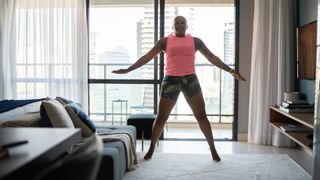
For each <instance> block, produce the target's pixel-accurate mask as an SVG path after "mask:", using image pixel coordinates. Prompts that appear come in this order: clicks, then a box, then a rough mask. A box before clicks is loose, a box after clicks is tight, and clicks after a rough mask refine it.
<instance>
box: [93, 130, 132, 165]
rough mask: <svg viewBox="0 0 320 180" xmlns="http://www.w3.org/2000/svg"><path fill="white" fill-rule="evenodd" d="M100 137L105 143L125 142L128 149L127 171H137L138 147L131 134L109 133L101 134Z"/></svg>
mask: <svg viewBox="0 0 320 180" xmlns="http://www.w3.org/2000/svg"><path fill="white" fill-rule="evenodd" d="M98 135H99V136H100V137H101V138H102V140H103V142H109V141H121V142H123V144H124V145H125V148H126V156H127V158H126V159H127V170H129V171H131V170H134V169H135V165H136V164H138V160H137V154H136V147H135V144H134V142H133V139H132V137H131V135H130V134H129V133H126V132H108V133H101V134H98Z"/></svg>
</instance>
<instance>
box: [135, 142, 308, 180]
mask: <svg viewBox="0 0 320 180" xmlns="http://www.w3.org/2000/svg"><path fill="white" fill-rule="evenodd" d="M149 144H150V140H144V150H142V143H141V140H138V141H137V152H147V150H148V147H149ZM215 145H216V148H217V151H218V153H219V154H288V155H289V156H290V157H291V158H292V159H294V160H295V161H296V162H297V163H298V164H300V165H301V166H302V167H303V168H304V169H305V170H306V171H307V172H308V173H309V174H310V173H311V169H312V156H311V155H310V154H308V153H306V152H304V151H302V150H300V149H299V148H278V147H274V146H261V145H254V144H249V143H246V142H232V141H216V142H215ZM156 151H157V152H164V153H199V154H208V153H210V152H209V148H208V145H207V142H206V141H204V140H203V141H192V140H190V141H179V140H161V141H160V142H159V146H158V147H157V148H156Z"/></svg>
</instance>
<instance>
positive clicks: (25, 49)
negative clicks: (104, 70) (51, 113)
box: [1, 0, 88, 109]
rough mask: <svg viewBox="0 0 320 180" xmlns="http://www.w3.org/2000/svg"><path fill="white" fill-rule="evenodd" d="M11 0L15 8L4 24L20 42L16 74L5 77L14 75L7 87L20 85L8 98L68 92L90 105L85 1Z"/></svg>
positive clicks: (15, 43)
mask: <svg viewBox="0 0 320 180" xmlns="http://www.w3.org/2000/svg"><path fill="white" fill-rule="evenodd" d="M5 1H7V2H10V3H13V4H14V5H13V10H7V11H5V19H8V18H9V17H12V20H11V21H9V20H7V21H8V22H10V23H7V24H6V23H4V28H5V29H6V28H8V31H9V32H5V33H6V34H7V33H8V34H12V36H13V38H12V39H10V40H8V41H11V42H10V44H11V43H12V44H13V46H14V47H13V48H12V50H11V51H10V62H14V63H11V64H10V66H8V67H9V71H11V70H12V71H13V72H14V70H16V73H11V74H13V76H12V77H11V76H9V75H8V73H6V74H4V77H1V79H9V83H10V84H6V86H8V87H7V88H9V87H17V88H16V90H15V89H13V90H12V91H11V92H13V95H12V96H9V95H5V96H3V97H2V99H5V98H12V97H13V98H18V99H29V98H39V97H47V96H50V97H54V96H62V97H65V98H69V99H72V100H74V101H77V102H79V103H81V104H82V105H83V106H84V108H85V109H87V96H88V91H87V87H88V85H87V79H88V78H87V66H88V55H87V53H88V50H87V46H88V38H87V37H88V35H87V20H86V5H85V0H5ZM5 8H6V7H5ZM1 12H2V11H1ZM2 13H3V12H2ZM5 22H6V21H5ZM11 27H13V28H11ZM6 34H4V35H3V37H5V36H6ZM14 39H15V40H14ZM2 45H5V46H7V45H8V44H7V43H6V42H5V44H3V43H2ZM5 60H6V59H3V60H1V61H4V62H2V63H5ZM5 68H7V67H5ZM6 90H8V89H6V88H4V90H2V91H6ZM2 94H3V93H2Z"/></svg>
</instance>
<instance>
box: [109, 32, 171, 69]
mask: <svg viewBox="0 0 320 180" xmlns="http://www.w3.org/2000/svg"><path fill="white" fill-rule="evenodd" d="M165 42H166V38H162V39H160V40H159V41H157V42H156V44H155V45H154V46H153V48H152V49H151V50H150V51H149V52H147V53H146V54H145V55H143V56H141V57H140V58H139V59H138V60H137V61H136V62H135V63H134V64H132V65H131V66H129V67H128V68H127V69H118V70H114V71H112V72H113V73H116V74H126V73H128V72H130V71H133V70H135V69H138V68H139V67H141V66H143V65H145V64H146V63H148V62H149V61H151V59H153V58H154V57H155V56H156V55H158V54H159V53H160V52H161V51H163V50H164V49H163V47H164V43H165Z"/></svg>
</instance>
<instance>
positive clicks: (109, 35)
mask: <svg viewBox="0 0 320 180" xmlns="http://www.w3.org/2000/svg"><path fill="white" fill-rule="evenodd" d="M158 3H159V4H161V3H163V1H160V0H159V1H153V0H141V1H134V0H131V1H130V0H126V1H111V0H91V1H90V8H89V91H90V96H89V100H90V101H89V102H90V116H91V117H92V118H93V119H94V120H95V121H101V122H106V123H110V124H112V123H113V124H121V123H122V124H123V123H126V122H125V119H126V117H127V116H128V115H130V114H132V113H156V110H157V101H158V94H159V87H160V82H161V78H162V76H161V73H163V72H161V71H162V70H163V69H164V68H163V67H161V64H162V63H161V60H164V59H161V58H160V59H159V58H158V57H157V58H156V59H155V60H154V61H151V62H150V63H148V64H146V65H145V66H143V67H142V68H140V69H137V70H135V71H132V72H130V73H129V74H126V75H116V74H112V73H111V72H112V70H115V69H119V68H126V67H128V66H129V65H130V64H132V63H133V62H135V61H136V60H137V59H138V58H139V57H140V56H142V55H143V54H144V53H146V52H147V51H148V50H149V49H150V48H151V47H152V46H153V44H154V42H155V41H156V40H158V39H159V38H161V36H162V35H161V31H162V33H163V35H164V36H167V35H168V34H169V33H170V32H171V30H172V29H171V27H172V25H171V23H172V20H173V18H174V17H175V16H176V15H183V16H185V17H186V18H187V20H188V33H190V34H192V35H193V36H196V37H199V38H201V39H202V40H203V41H204V42H205V44H206V45H207V46H208V48H209V49H210V50H211V51H212V52H213V53H214V54H216V55H217V56H218V57H220V58H221V59H222V60H223V61H224V62H225V63H226V64H228V65H229V66H230V67H232V68H235V24H236V23H235V5H234V1H233V0H210V1H207V0H198V1H197V0H195V1H192V2H190V1H184V0H181V1H169V0H168V1H164V4H165V6H161V5H159V6H158ZM161 8H163V9H161ZM161 10H163V11H162V12H163V13H161ZM155 12H157V13H155ZM158 12H160V13H159V14H158ZM161 18H163V21H161V20H160V19H161ZM159 33H160V34H159ZM164 65H165V64H164ZM196 71H197V75H198V78H199V80H200V83H201V86H202V91H203V94H204V98H205V103H206V111H207V115H208V118H209V120H210V122H211V124H212V127H213V129H214V131H213V132H214V135H215V138H219V139H232V123H233V122H234V120H235V112H234V105H235V103H234V99H235V96H234V94H235V82H234V79H233V78H232V76H231V75H229V74H228V73H225V72H223V71H221V70H219V69H218V68H216V67H214V66H213V65H212V64H210V63H209V62H208V61H207V60H206V59H205V58H204V57H203V56H202V55H201V54H200V53H197V54H196ZM165 137H167V138H196V139H198V138H200V139H201V138H204V136H203V135H202V134H201V132H200V129H199V128H198V125H197V123H196V120H195V118H194V117H193V114H192V112H191V109H190V108H189V107H188V105H187V103H186V101H185V99H184V97H183V95H182V94H181V95H180V97H179V99H178V102H177V104H176V106H175V107H174V109H173V111H172V113H171V116H170V118H169V120H168V123H167V130H166V131H165Z"/></svg>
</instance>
